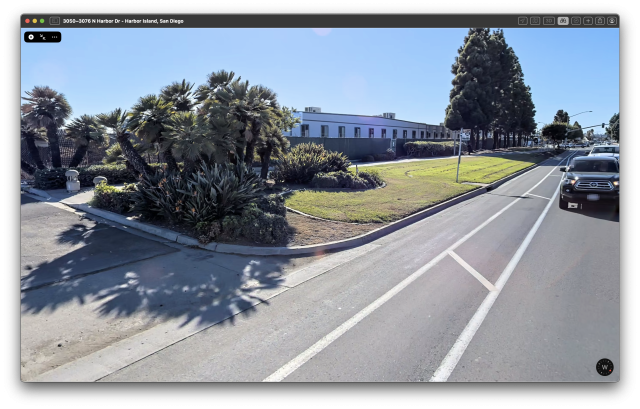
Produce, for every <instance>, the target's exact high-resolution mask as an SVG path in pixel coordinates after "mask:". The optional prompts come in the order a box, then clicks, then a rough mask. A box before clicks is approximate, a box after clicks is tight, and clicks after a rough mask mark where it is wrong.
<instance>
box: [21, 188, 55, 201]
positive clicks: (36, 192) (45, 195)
mask: <svg viewBox="0 0 640 409" xmlns="http://www.w3.org/2000/svg"><path fill="white" fill-rule="evenodd" d="M27 192H29V193H31V194H32V195H36V196H40V197H42V198H44V199H46V200H49V199H51V196H49V194H48V193H47V192H45V191H44V190H40V189H36V188H35V187H31V188H29V189H27Z"/></svg>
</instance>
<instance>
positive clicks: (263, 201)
mask: <svg viewBox="0 0 640 409" xmlns="http://www.w3.org/2000/svg"><path fill="white" fill-rule="evenodd" d="M257 204H258V208H259V209H260V210H262V211H263V212H265V213H271V214H277V215H279V216H286V215H287V208H286V207H284V197H282V196H281V195H268V196H262V197H261V198H260V199H258V201H257Z"/></svg>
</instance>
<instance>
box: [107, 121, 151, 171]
mask: <svg viewBox="0 0 640 409" xmlns="http://www.w3.org/2000/svg"><path fill="white" fill-rule="evenodd" d="M97 118H98V122H99V123H100V124H101V125H102V126H104V127H106V128H109V129H111V130H113V132H115V134H116V140H117V141H118V145H120V148H121V149H122V154H123V155H124V157H125V158H126V159H127V161H129V163H131V165H132V166H133V168H134V169H135V170H136V172H138V173H140V174H143V175H145V174H152V173H153V171H152V170H151V167H150V166H149V164H147V162H146V161H145V160H144V158H143V157H142V156H140V152H141V150H142V149H141V148H140V147H136V146H134V145H133V144H132V143H131V140H130V139H129V136H130V133H129V131H128V130H129V124H128V121H129V114H128V113H127V111H123V110H121V109H120V108H117V109H115V110H113V111H111V112H109V113H106V114H100V115H98V116H97Z"/></svg>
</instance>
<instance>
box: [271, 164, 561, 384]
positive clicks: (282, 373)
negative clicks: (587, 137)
mask: <svg viewBox="0 0 640 409" xmlns="http://www.w3.org/2000/svg"><path fill="white" fill-rule="evenodd" d="M569 157H570V156H569ZM569 157H568V158H569ZM568 158H567V159H568ZM563 161H564V159H563V160H561V161H560V162H559V163H558V165H556V166H555V167H554V168H553V169H552V170H551V172H553V171H554V170H555V168H556V167H558V166H559V165H560V164H561V163H562V162H563ZM551 172H549V173H548V174H547V175H546V176H545V177H544V178H542V180H540V181H539V182H538V183H536V185H535V186H534V187H532V188H531V189H529V191H528V192H527V193H529V192H530V191H531V190H533V189H535V188H536V187H538V185H540V183H542V182H543V181H544V180H545V179H546V178H547V177H548V176H549V175H550V174H551ZM521 199H522V198H521V197H520V198H517V199H515V200H514V201H513V202H511V203H509V204H508V205H506V206H505V207H503V208H502V210H500V211H498V213H496V214H494V215H493V216H491V217H490V218H489V219H487V220H486V221H485V222H484V223H482V224H481V225H480V226H478V227H476V228H475V229H473V230H472V231H471V232H469V233H467V234H466V235H465V236H463V237H462V238H461V239H460V240H458V241H457V242H455V243H454V244H452V245H451V246H450V247H449V248H447V249H446V250H444V251H443V252H442V253H440V254H438V255H437V256H436V257H434V258H433V259H432V260H431V261H430V262H428V263H427V264H425V265H424V266H422V267H421V268H420V269H418V270H417V271H415V272H414V273H412V274H411V275H410V276H409V277H407V278H405V279H404V280H402V281H401V282H400V283H399V284H398V285H396V286H395V287H393V288H392V289H391V290H389V291H388V292H386V293H385V294H383V295H382V296H381V297H380V298H378V299H377V300H375V301H374V302H372V303H371V304H369V305H368V306H366V307H365V308H364V309H362V310H361V311H360V312H358V313H357V314H356V315H354V316H353V317H351V318H349V319H348V320H347V321H345V322H344V323H343V324H342V325H340V326H339V327H338V328H336V329H334V330H333V331H331V332H330V333H329V334H327V335H325V336H324V337H323V338H322V339H320V340H319V341H318V342H316V343H315V344H313V345H312V346H310V347H309V348H308V349H307V350H306V351H304V352H302V353H301V354H300V355H298V356H296V357H295V358H293V359H292V360H291V361H289V362H288V363H286V364H285V365H284V366H283V367H281V368H280V369H278V370H277V371H275V372H274V373H272V374H271V375H269V376H268V377H266V378H265V379H264V380H263V382H280V381H282V380H284V379H285V378H286V377H287V376H289V375H290V374H291V373H293V372H294V371H295V370H296V369H298V368H300V367H301V366H302V365H304V364H305V363H306V362H308V361H309V360H310V359H311V358H313V357H314V356H316V355H317V354H318V353H320V352H321V351H322V350H323V349H325V348H326V347H327V346H329V345H330V344H331V343H332V342H333V341H335V340H336V339H338V338H340V337H341V336H342V334H344V333H345V332H347V331H348V330H349V329H351V328H353V327H354V326H355V325H356V324H357V323H359V322H360V321H362V320H363V319H364V318H366V317H367V316H368V315H369V314H371V313H372V312H374V311H375V310H377V309H378V308H380V307H381V306H382V305H384V303H386V302H387V301H389V300H390V299H391V298H392V297H393V296H394V295H396V294H398V293H399V292H400V291H402V290H403V289H404V288H405V287H407V286H408V285H409V284H411V283H412V282H414V281H415V280H417V279H418V278H420V276H422V275H423V274H424V273H426V272H427V271H429V269H430V268H431V267H433V266H434V265H436V264H437V263H438V262H440V260H442V259H443V258H444V257H445V256H447V255H448V254H449V253H448V252H449V251H452V250H454V249H455V248H457V247H458V246H460V245H461V244H462V243H464V242H465V241H467V240H469V238H471V237H472V236H473V235H474V234H476V233H477V232H478V231H480V230H481V229H482V228H483V227H485V226H486V225H487V224H489V223H491V222H492V221H493V220H495V219H496V218H497V217H499V216H500V215H501V214H502V213H504V212H505V211H507V209H509V208H510V207H511V206H513V205H514V204H516V203H517V202H518V201H519V200H521ZM549 203H551V202H549ZM497 293H498V292H497V291H496V292H491V293H490V294H497Z"/></svg>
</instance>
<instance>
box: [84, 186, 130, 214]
mask: <svg viewBox="0 0 640 409" xmlns="http://www.w3.org/2000/svg"><path fill="white" fill-rule="evenodd" d="M135 191H136V190H135V185H133V184H131V185H126V186H125V187H124V188H123V189H122V190H120V189H118V188H116V187H114V186H109V185H108V184H106V183H105V182H102V183H100V184H98V186H96V188H95V190H94V191H93V199H91V201H90V202H89V204H90V205H91V206H93V207H97V208H100V209H104V210H108V211H110V212H115V213H126V212H128V211H129V210H130V209H131V206H132V205H133V192H135Z"/></svg>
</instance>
